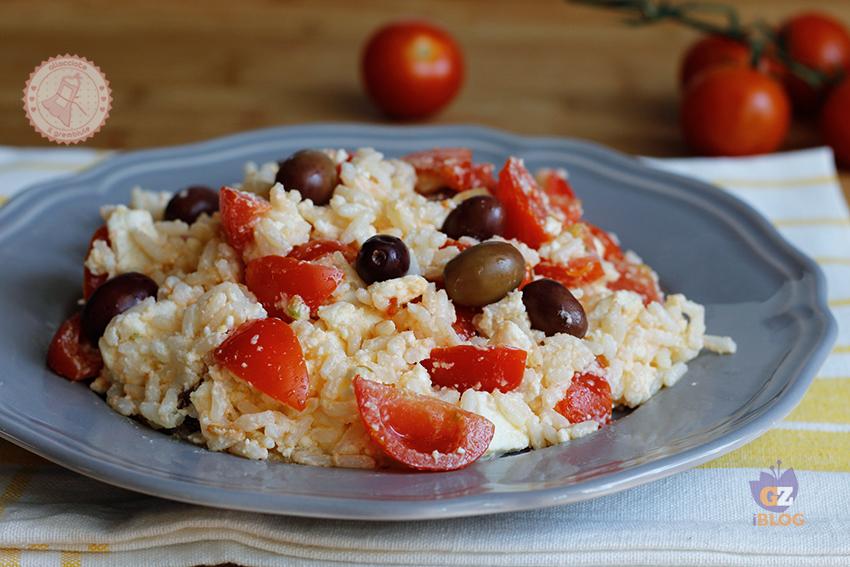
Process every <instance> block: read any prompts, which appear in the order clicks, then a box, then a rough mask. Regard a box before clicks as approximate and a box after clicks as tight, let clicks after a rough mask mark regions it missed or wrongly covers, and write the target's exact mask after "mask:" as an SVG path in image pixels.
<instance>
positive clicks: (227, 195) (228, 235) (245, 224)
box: [219, 187, 272, 253]
mask: <svg viewBox="0 0 850 567" xmlns="http://www.w3.org/2000/svg"><path fill="white" fill-rule="evenodd" d="M271 208H272V206H271V204H270V203H269V202H268V201H266V200H265V199H263V198H262V197H258V196H257V195H254V194H252V193H247V192H245V191H239V190H237V189H231V188H230V187H222V188H221V192H220V193H219V210H220V211H221V229H222V231H223V232H224V239H225V240H226V241H227V243H228V244H230V245H231V246H232V247H233V248H234V249H235V250H236V251H237V252H240V253H241V252H242V251H244V250H245V247H246V246H248V244H250V243H251V242H253V241H254V224H255V223H256V222H257V217H258V216H259V215H261V214H263V213H265V212H266V211H269V210H271Z"/></svg>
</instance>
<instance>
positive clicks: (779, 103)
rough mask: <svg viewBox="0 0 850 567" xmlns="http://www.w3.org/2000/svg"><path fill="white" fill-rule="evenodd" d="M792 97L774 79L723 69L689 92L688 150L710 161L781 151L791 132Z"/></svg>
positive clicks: (685, 111) (684, 119)
mask: <svg viewBox="0 0 850 567" xmlns="http://www.w3.org/2000/svg"><path fill="white" fill-rule="evenodd" d="M790 119H791V108H790V104H789V101H788V96H787V95H786V94H785V92H784V90H783V89H782V86H781V85H780V84H779V83H778V82H777V81H776V80H774V79H772V78H770V77H768V76H767V75H764V74H762V73H759V72H758V71H754V70H752V69H749V68H740V67H717V68H715V69H711V70H709V71H706V72H705V73H703V74H701V75H700V76H699V77H697V78H696V79H695V80H694V81H693V82H691V84H690V85H688V88H687V89H686V90H685V95H684V100H683V103H682V109H681V124H682V132H683V134H684V136H685V140H686V141H687V143H688V145H690V146H691V148H692V149H693V150H694V151H696V152H697V153H699V154H703V155H709V156H743V155H752V154H760V153H768V152H772V151H774V150H776V149H777V148H778V147H779V146H780V145H781V144H782V141H783V140H784V139H785V135H786V134H787V133H788V125H789V123H790Z"/></svg>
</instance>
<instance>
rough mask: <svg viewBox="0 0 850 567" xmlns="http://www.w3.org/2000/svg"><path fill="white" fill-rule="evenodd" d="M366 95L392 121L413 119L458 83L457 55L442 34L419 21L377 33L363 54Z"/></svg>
mask: <svg viewBox="0 0 850 567" xmlns="http://www.w3.org/2000/svg"><path fill="white" fill-rule="evenodd" d="M362 71H363V81H364V83H365V84H366V90H367V91H368V93H369V96H370V97H371V98H372V100H373V101H374V102H375V104H377V105H378V107H379V108H380V109H381V110H382V111H383V112H385V113H386V114H387V115H389V116H390V117H392V118H401V119H416V118H424V117H426V116H428V115H430V114H433V113H435V112H437V111H438V110H440V109H441V108H443V107H444V106H445V105H446V104H448V103H449V102H450V101H451V100H452V99H453V98H454V96H455V95H456V94H457V92H458V91H459V90H460V87H461V84H462V83H463V55H462V54H461V51H460V47H459V46H458V44H457V43H456V42H455V40H454V39H453V38H452V37H451V36H450V35H449V34H448V33H446V32H445V31H444V30H442V29H440V28H438V27H436V26H434V25H432V24H429V23H425V22H416V21H412V22H397V23H393V24H389V25H387V26H384V27H382V28H381V29H379V30H378V31H377V32H376V33H375V34H374V35H373V36H372V37H371V38H370V39H369V42H368V43H367V44H366V49H365V51H364V52H363V67H362Z"/></svg>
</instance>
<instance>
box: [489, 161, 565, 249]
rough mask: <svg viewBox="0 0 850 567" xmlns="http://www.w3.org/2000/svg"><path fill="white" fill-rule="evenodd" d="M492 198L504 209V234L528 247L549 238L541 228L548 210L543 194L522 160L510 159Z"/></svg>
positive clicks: (533, 246) (538, 245) (500, 175)
mask: <svg viewBox="0 0 850 567" xmlns="http://www.w3.org/2000/svg"><path fill="white" fill-rule="evenodd" d="M494 196H495V197H496V198H497V199H498V200H499V202H501V203H502V206H503V207H504V208H505V233H506V236H507V237H508V238H516V239H517V240H521V241H522V242H524V243H526V244H528V245H529V246H531V247H532V248H539V247H540V245H541V244H543V243H544V242H547V241H549V240H551V239H552V237H551V236H550V235H549V234H546V231H545V230H544V226H545V223H546V216H547V214H548V210H547V208H546V203H545V202H544V200H543V194H542V192H541V191H540V188H539V187H538V186H537V182H536V181H535V180H534V177H532V176H531V174H530V173H529V172H528V170H527V169H526V168H525V166H524V165H523V163H522V160H520V159H518V158H515V157H511V158H508V161H507V162H506V163H505V166H504V167H503V168H502V171H501V172H500V173H499V184H498V185H497V186H496V188H495V190H494Z"/></svg>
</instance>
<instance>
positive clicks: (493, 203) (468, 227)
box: [440, 195, 505, 240]
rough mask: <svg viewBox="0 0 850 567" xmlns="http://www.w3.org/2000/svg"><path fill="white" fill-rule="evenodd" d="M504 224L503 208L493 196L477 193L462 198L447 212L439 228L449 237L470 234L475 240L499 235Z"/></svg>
mask: <svg viewBox="0 0 850 567" xmlns="http://www.w3.org/2000/svg"><path fill="white" fill-rule="evenodd" d="M504 225H505V209H504V208H502V204H501V203H499V201H497V200H496V199H494V198H493V197H490V196H489V195H479V196H477V197H470V198H469V199H466V200H464V201H463V202H462V203H461V204H460V205H458V206H457V208H456V209H455V210H453V211H452V212H451V213H449V216H448V217H446V221H445V222H444V223H443V228H441V229H440V230H441V231H443V232H444V233H446V234H447V235H448V237H449V238H454V239H455V240H457V239H458V238H460V237H461V236H471V237H472V238H475V239H476V240H487V239H488V238H493V237H494V236H496V235H501V234H502V231H503V230H504Z"/></svg>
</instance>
